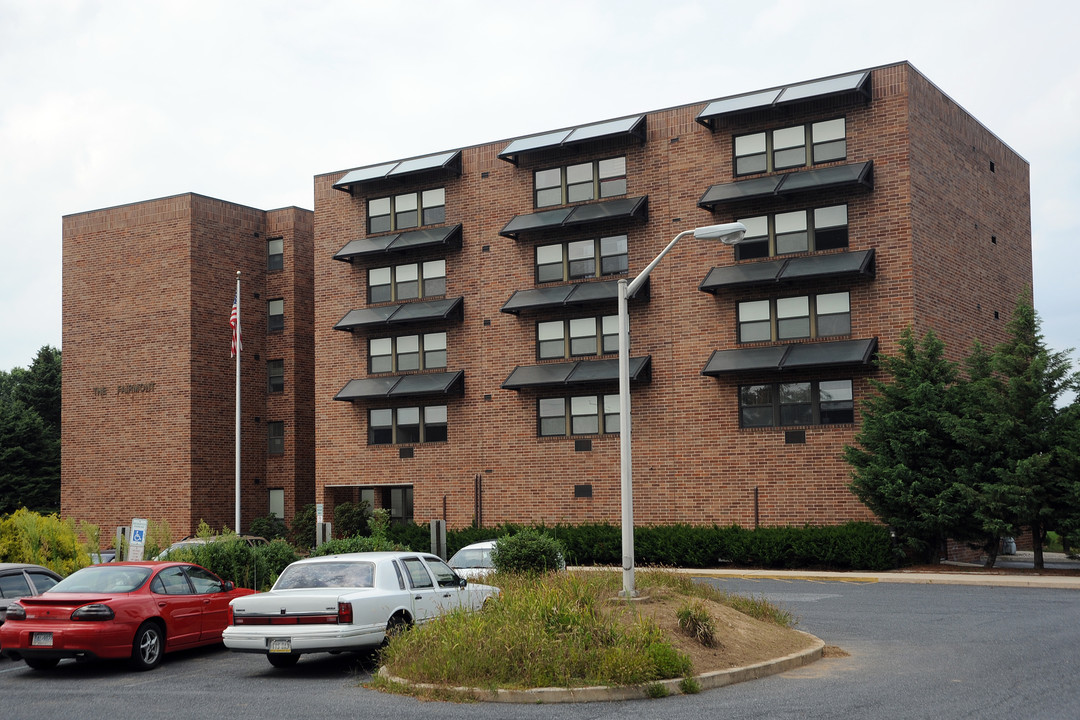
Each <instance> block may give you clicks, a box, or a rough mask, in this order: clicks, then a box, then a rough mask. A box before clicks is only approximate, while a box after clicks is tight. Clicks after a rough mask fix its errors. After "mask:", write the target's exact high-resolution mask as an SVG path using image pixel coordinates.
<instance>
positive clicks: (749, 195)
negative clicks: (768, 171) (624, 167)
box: [698, 161, 874, 210]
mask: <svg viewBox="0 0 1080 720" xmlns="http://www.w3.org/2000/svg"><path fill="white" fill-rule="evenodd" d="M873 170H874V163H873V161H867V162H863V163H852V164H850V165H832V166H830V167H821V168H814V169H813V170H800V171H798V172H790V173H786V174H784V175H769V176H767V177H757V178H751V179H749V180H736V181H735V182H729V183H720V184H718V185H713V186H712V187H710V188H709V189H708V190H706V191H705V194H704V195H702V196H701V199H700V200H698V207H701V208H705V209H706V210H715V209H716V206H717V205H723V204H726V203H732V202H738V201H740V200H754V199H757V198H763V197H771V196H782V195H791V194H793V193H798V192H807V191H810V190H825V189H828V188H837V187H848V186H855V187H865V188H867V189H873V187H874V181H873Z"/></svg>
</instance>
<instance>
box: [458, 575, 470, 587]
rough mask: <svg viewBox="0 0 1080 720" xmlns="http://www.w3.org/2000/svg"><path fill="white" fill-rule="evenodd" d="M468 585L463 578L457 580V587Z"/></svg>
mask: <svg viewBox="0 0 1080 720" xmlns="http://www.w3.org/2000/svg"><path fill="white" fill-rule="evenodd" d="M468 584H469V581H468V580H466V579H465V578H463V577H459V578H458V587H465V586H466V585H468Z"/></svg>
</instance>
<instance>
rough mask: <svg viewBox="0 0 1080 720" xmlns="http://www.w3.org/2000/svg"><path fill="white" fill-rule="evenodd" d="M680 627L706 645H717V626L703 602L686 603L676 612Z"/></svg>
mask: <svg viewBox="0 0 1080 720" xmlns="http://www.w3.org/2000/svg"><path fill="white" fill-rule="evenodd" d="M675 615H676V617H678V619H679V628H680V629H681V630H682V631H683V632H684V633H686V634H687V635H689V636H690V637H692V638H694V639H695V640H697V641H698V642H699V643H701V644H702V645H704V646H705V647H713V646H714V645H716V626H715V624H714V623H713V619H712V616H710V615H709V611H708V610H706V609H705V606H704V605H702V604H701V602H693V603H689V602H688V603H686V604H685V605H683V606H682V607H680V608H679V609H678V610H677V611H676V612H675Z"/></svg>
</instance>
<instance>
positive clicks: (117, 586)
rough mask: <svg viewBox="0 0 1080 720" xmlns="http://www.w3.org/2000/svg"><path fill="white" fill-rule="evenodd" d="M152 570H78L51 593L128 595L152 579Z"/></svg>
mask: <svg viewBox="0 0 1080 720" xmlns="http://www.w3.org/2000/svg"><path fill="white" fill-rule="evenodd" d="M150 573H151V568H148V567H131V566H127V567H124V566H115V565H114V566H111V567H110V566H108V565H101V566H94V567H88V568H83V569H82V570H78V571H76V572H74V573H72V574H71V575H69V576H68V577H66V578H64V579H63V580H61V581H60V582H58V583H56V584H55V585H53V587H52V589H51V590H49V592H54V593H58V592H66V593H127V592H131V591H132V590H136V589H138V588H139V587H141V586H142V584H143V583H145V582H146V579H147V578H148V577H150Z"/></svg>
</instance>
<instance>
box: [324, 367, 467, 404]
mask: <svg viewBox="0 0 1080 720" xmlns="http://www.w3.org/2000/svg"><path fill="white" fill-rule="evenodd" d="M464 394H465V371H464V370H458V371H457V372H444V373H420V374H415V375H388V376H384V377H373V378H361V379H359V380H350V381H349V382H348V384H346V385H345V387H343V388H342V389H341V392H339V393H338V394H337V395H335V396H334V399H335V400H346V401H355V400H374V399H384V398H398V397H411V396H417V395H458V396H460V395H464Z"/></svg>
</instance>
